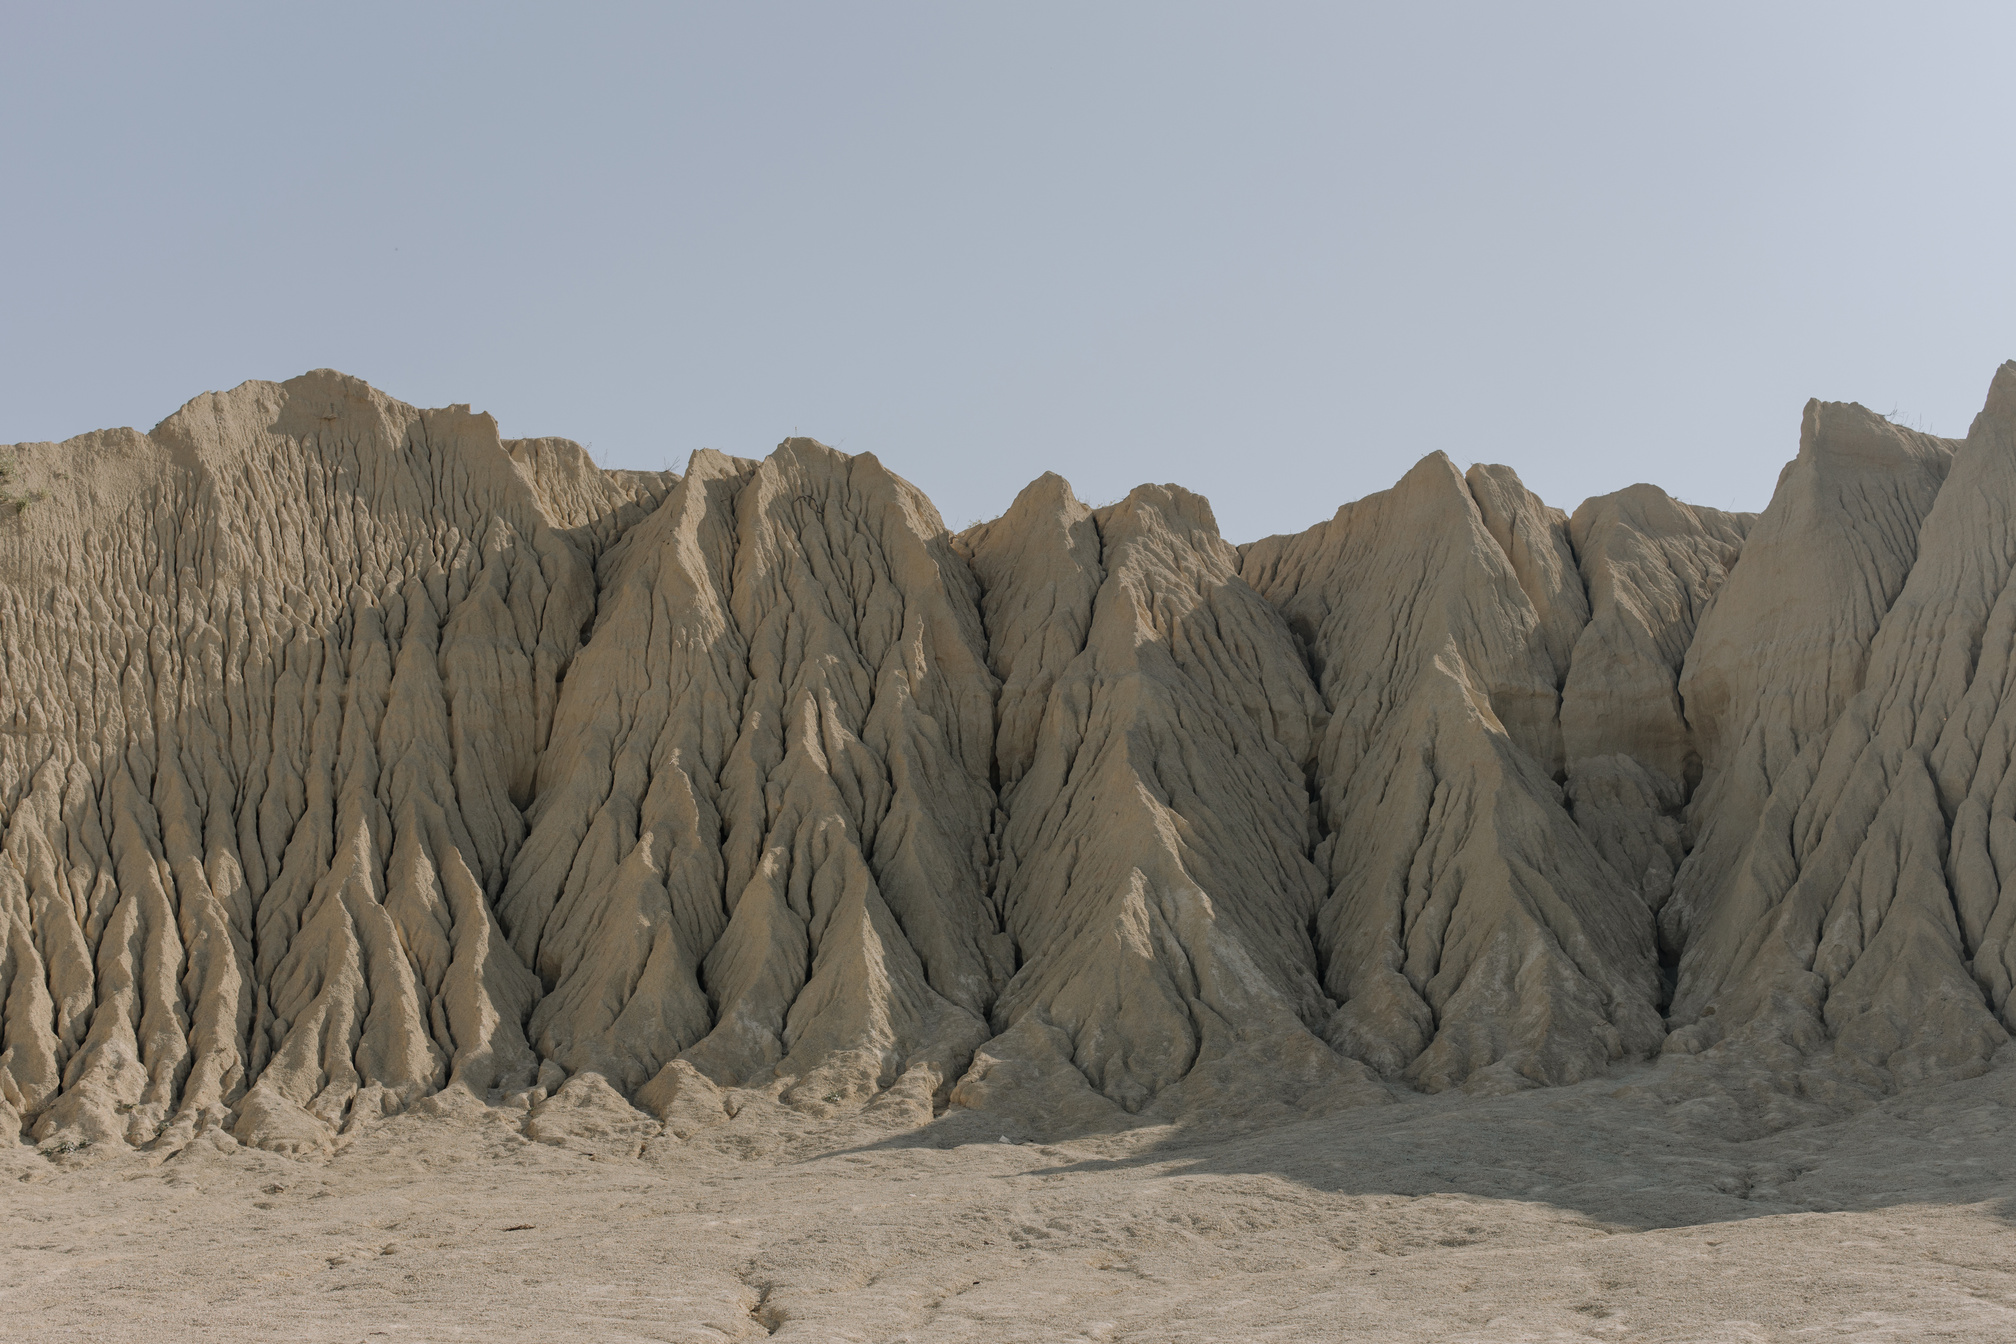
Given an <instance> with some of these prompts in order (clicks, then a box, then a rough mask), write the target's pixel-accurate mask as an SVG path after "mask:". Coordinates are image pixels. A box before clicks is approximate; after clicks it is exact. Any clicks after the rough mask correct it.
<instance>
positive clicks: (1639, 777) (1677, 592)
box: [1561, 485, 1754, 974]
mask: <svg viewBox="0 0 2016 1344" xmlns="http://www.w3.org/2000/svg"><path fill="white" fill-rule="evenodd" d="M1753 521H1754V515H1751V514H1740V513H1737V514H1732V513H1724V512H1722V511H1721V510H1719V509H1710V508H1704V507H1701V506H1699V505H1690V504H1682V503H1680V502H1679V501H1678V500H1675V499H1673V498H1671V497H1670V496H1668V495H1667V494H1666V492H1665V491H1663V490H1660V489H1659V488H1658V487H1656V486H1651V485H1634V486H1630V487H1628V488H1627V489H1624V490H1620V491H1618V492H1617V493H1615V494H1611V495H1603V496H1599V497H1597V498H1595V499H1591V500H1587V501H1585V502H1584V503H1583V504H1582V506H1581V507H1580V508H1578V509H1577V510H1576V511H1575V517H1574V519H1573V520H1572V522H1571V523H1570V532H1571V535H1572V537H1573V540H1574V545H1575V551H1576V554H1577V556H1578V557H1579V563H1580V566H1581V572H1582V576H1583V579H1584V581H1585V582H1586V583H1587V585H1588V592H1589V605H1590V618H1589V623H1588V625H1587V626H1586V627H1585V628H1584V629H1583V630H1582V631H1581V633H1580V635H1579V636H1578V638H1577V639H1576V642H1575V650H1574V655H1573V659H1572V666H1571V668H1570V670H1569V673H1568V676H1567V678H1566V681H1565V683H1564V685H1563V686H1562V692H1561V731H1562V741H1563V746H1564V748H1565V751H1566V756H1567V783H1566V787H1567V794H1568V800H1569V806H1570V810H1571V811H1572V812H1573V814H1574V817H1575V821H1576V824H1577V825H1578V826H1580V827H1581V828H1582V831H1583V833H1584V834H1585V835H1587V836H1588V837H1589V839H1590V841H1591V842H1592V843H1593V844H1594V845H1595V847H1596V850H1597V852H1598V853H1600V854H1601V855H1602V856H1603V857H1604V859H1605V860H1606V861H1607V862H1608V863H1609V864H1610V866H1611V867H1612V868H1613V869H1615V870H1616V872H1617V874H1618V876H1620V877H1622V878H1623V879H1624V880H1625V881H1626V882H1627V883H1629V884H1630V886H1631V887H1632V889H1633V890H1635V891H1636V892H1637V893H1638V895H1639V897H1640V899H1642V900H1643V901H1644V902H1645V904H1646V905H1647V907H1648V908H1650V909H1652V910H1654V911H1661V910H1663V908H1664V906H1665V905H1666V902H1667V898H1668V897H1669V896H1670V895H1671V894H1672V890H1673V880H1674V879H1673V875H1674V872H1675V870H1676V869H1677V868H1678V867H1679V866H1680V864H1681V862H1682V861H1683V860H1684V859H1685V857H1686V855H1687V851H1688V846H1689V844H1690V842H1691V836H1690V833H1689V831H1688V829H1687V826H1686V822H1685V809H1686V805H1687V803H1688V801H1689V800H1690V799H1691V797H1692V796H1693V791H1694V788H1695V786H1696V784H1697V782H1698V781H1699V779H1700V777H1701V762H1700V753H1699V751H1698V750H1697V748H1696V746H1695V744H1694V737H1693V730H1692V728H1691V727H1690V725H1689V723H1688V716H1687V713H1686V711H1685V710H1684V709H1683V707H1682V701H1681V695H1680V689H1679V677H1680V670H1681V665H1682V663H1683V661H1684V660H1685V658H1686V655H1687V650H1688V648H1689V647H1690V644H1691V642H1692V640H1693V637H1694V631H1695V627H1696V624H1697V623H1698V622H1699V621H1700V620H1701V619H1702V618H1703V616H1704V613H1707V612H1708V611H1710V610H1712V608H1713V604H1714V603H1715V601H1716V596H1717V594H1718V592H1719V591H1720V590H1721V587H1722V584H1723V583H1724V582H1725V581H1726V579H1727V578H1728V575H1729V570H1730V567H1731V566H1732V565H1734V564H1735V562H1736V557H1737V555H1738V554H1739V552H1740V551H1741V550H1742V548H1743V544H1744V542H1743V538H1744V536H1745V534H1746V533H1747V531H1748V530H1749V528H1750V526H1751V525H1752V523H1753ZM1677 947H1678V944H1677V943H1674V944H1671V947H1670V948H1669V956H1668V958H1667V960H1668V962H1669V963H1670V961H1671V955H1670V953H1671V951H1672V950H1673V949H1677ZM1668 970H1669V974H1670V965H1669V968H1668Z"/></svg>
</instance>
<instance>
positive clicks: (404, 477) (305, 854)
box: [0, 364, 2016, 1151]
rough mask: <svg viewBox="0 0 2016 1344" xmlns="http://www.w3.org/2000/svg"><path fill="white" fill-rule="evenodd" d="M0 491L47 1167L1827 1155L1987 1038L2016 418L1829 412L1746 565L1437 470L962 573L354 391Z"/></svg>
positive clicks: (16, 1064) (4, 622) (233, 414)
mask: <svg viewBox="0 0 2016 1344" xmlns="http://www.w3.org/2000/svg"><path fill="white" fill-rule="evenodd" d="M0 468H4V471H0V476H4V480H0V486H4V491H5V496H4V502H0V1132H6V1133H14V1132H16V1131H18V1132H20V1133H21V1134H22V1135H23V1136H24V1137H25V1138H27V1139H29V1140H31V1141H34V1142H38V1143H41V1144H43V1145H44V1146H52V1145H63V1144H72V1145H74V1144H78V1143H84V1142H114V1141H117V1142H124V1143H129V1144H138V1145H175V1144H179V1143H184V1142H187V1141H188V1140H189V1139H190V1138H191V1137H193V1136H195V1135H197V1134H199V1133H204V1132H212V1131H214V1132H219V1133H220V1134H230V1135H232V1136H235V1137H236V1138H237V1139H239V1140H240V1141H243V1142H246V1143H252V1144H257V1145H262V1146H265V1147H269V1148H275V1149H278V1150H282V1151H305V1150H314V1149H318V1148H323V1147H326V1146H328V1145H329V1144H330V1143H332V1142H334V1141H335V1140H336V1139H337V1137H338V1136H340V1135H341V1134H343V1133H344V1132H346V1131H355V1130H356V1129H357V1128H358V1127H360V1126H363V1125H367V1124H369V1123H371V1122H372V1121H373V1120H374V1119H375V1118H377V1117H379V1116H382V1115H386V1114H389V1113H393V1112H396V1111H401V1110H407V1109H411V1108H415V1107H421V1108H432V1109H440V1108H443V1107H458V1106H482V1105H491V1106H497V1105H515V1106H530V1107H534V1108H535V1110H534V1119H533V1120H532V1121H531V1123H532V1124H534V1125H543V1126H545V1127H547V1128H553V1129H555V1130H556V1132H558V1130H560V1129H563V1128H565V1127H566V1126H567V1125H569V1124H572V1123H579V1121H577V1120H574V1119H570V1117H578V1116H580V1115H587V1114H591V1113H592V1114H602V1113H604V1112H608V1113H610V1114H617V1113H622V1114H628V1113H630V1108H631V1107H637V1108H642V1109H643V1110H645V1111H648V1112H651V1113H652V1114H654V1115H657V1116H658V1117H659V1118H660V1119H661V1120H662V1121H663V1122H664V1124H665V1125H666V1126H667V1127H668V1128H670V1129H671V1130H673V1131H674V1132H679V1133H684V1132H689V1131H690V1130H692V1129H693V1128H696V1127H701V1126H705V1125H706V1124H708V1123H711V1122H712V1121H713V1120H717V1119H719V1118H720V1117H721V1116H722V1115H724V1114H726V1113H727V1111H728V1110H731V1109H733V1108H736V1107H739V1106H741V1105H745V1104H757V1103H759V1102H760V1104H766V1105H776V1106H780V1107H783V1108H786V1109H789V1110H795V1111H799V1112H802V1113H804V1114H806V1115H808V1116H830V1115H836V1114H847V1113H853V1112H857V1111H863V1110H866V1111H868V1112H870V1113H877V1114H884V1115H886V1116H887V1117H889V1118H890V1120H891V1122H892V1123H911V1122H916V1121H921V1120H928V1119H929V1118H930V1117H931V1116H932V1115H933V1114H934V1113H938V1112H942V1111H943V1110H944V1109H945V1108H946V1107H948V1106H958V1107H968V1108H974V1109H979V1110H988V1111H997V1112H999V1113H1001V1114H1002V1116H1003V1117H1004V1124H1005V1123H1009V1122H1010V1121H1011V1120H1012V1121H1013V1122H1014V1123H1019V1124H1024V1125H1027V1126H1030V1127H1039V1128H1040V1127H1043V1126H1046V1125H1047V1126H1050V1127H1053V1128H1054V1127H1057V1126H1071V1125H1077V1126H1092V1127H1097V1126H1114V1125H1123V1124H1128V1123H1135V1121H1133V1120H1130V1117H1135V1116H1140V1117H1146V1118H1151V1119H1164V1120H1167V1119H1177V1120H1185V1119H1198V1118H1209V1117H1213V1116H1220V1115H1223V1116H1228V1117H1244V1118H1246V1119H1251V1118H1252V1117H1254V1116H1256V1115H1264V1114H1270V1113H1274V1112H1275V1111H1277V1110H1278V1111H1279V1112H1280V1113H1282V1114H1290V1113H1295V1112H1297V1111H1307V1110H1309V1109H1312V1108H1329V1107H1336V1106H1351V1105H1359V1104H1366V1103H1376V1102H1380V1101H1383V1100H1387V1099H1388V1098H1390V1096H1391V1095H1392V1094H1393V1090H1394V1089H1400V1088H1419V1089H1426V1090H1439V1089H1443V1088H1449V1087H1464V1088H1468V1089H1471V1090H1473V1091H1475V1090H1509V1089H1515V1088H1525V1087H1534V1086H1546V1085H1551V1084H1559V1083H1566V1082H1572V1081H1576V1080H1579V1079H1582V1078H1587V1077H1590V1076H1592V1075H1594V1074H1597V1073H1599V1072H1601V1071H1603V1070H1605V1069H1606V1068H1609V1067H1611V1066H1612V1065H1614V1064H1617V1063H1619V1062H1624V1061H1632V1060H1644V1059H1650V1058H1654V1057H1657V1056H1660V1055H1661V1053H1662V1052H1664V1053H1665V1054H1666V1055H1667V1056H1669V1057H1674V1058H1679V1057H1686V1058H1685V1059H1684V1060H1683V1061H1682V1062H1683V1063H1684V1064H1685V1067H1687V1068H1689V1069H1693V1070H1696V1073H1695V1074H1690V1076H1698V1077H1700V1078H1702V1079H1706V1078H1708V1077H1710V1076H1711V1074H1712V1071H1713V1069H1714V1068H1715V1067H1717V1066H1718V1063H1726V1064H1727V1065H1728V1066H1729V1068H1730V1069H1732V1070H1736V1071H1741V1070H1746V1069H1747V1070H1749V1071H1750V1072H1749V1075H1748V1076H1752V1077H1762V1078H1763V1079H1764V1080H1765V1082H1764V1086H1766V1087H1778V1088H1782V1089H1785V1090H1787V1091H1788V1092H1803V1093H1805V1094H1807V1095H1816V1096H1817V1095H1835V1096H1839V1097H1842V1098H1847V1099H1850V1100H1852V1099H1853V1098H1854V1097H1857V1096H1864V1097H1866V1096H1874V1095H1878V1094H1881V1093H1882V1092H1885V1091H1888V1090H1894V1089H1895V1088H1898V1087H1900V1086H1905V1085H1909V1084H1912V1083H1916V1082H1921V1081H1925V1080H1928V1079H1937V1078H1947V1077H1953V1076H1959V1075H1965V1074H1968V1073H1970V1072H1976V1071H1979V1070H1980V1069H1982V1068H1985V1067H1986V1063H1987V1060H1988V1058H1989V1056H1991V1055H1992V1054H1993V1053H1994V1052H1995V1051H1996V1050H1997V1049H1998V1048H1999V1047H2000V1046H2001V1045H2002V1044H2003V1042H2004V1041H2006V1040H2007V1038H2008V1032H2009V1031H2010V1030H2011V1029H2016V896H2011V897H2009V898H2007V899H2005V898H2004V895H2003V888H2002V874H2003V873H2004V872H2016V587H2012V584H2011V577H2012V572H2016V571H2012V567H2016V364H2012V365H2005V366H2004V367H2003V368H2002V369H2001V371H2000V372H1999V373H1998V374H1997V375H1996V378H1995V381H1994V386H1993V388H1992V389H1991V391H1990V394H1989V399H1988V404H1987V408H1986V409H1985V410H1984V411H1983V412H1982V414H1981V416H1980V417H1979V418H1978V419H1977V420H1976V422H1975V424H1974V427H1973V429H1972V430H1971V432H1970V433H1969V435H1968V437H1967V439H1966V440H1965V441H1964V442H1954V441H1948V440H1942V439H1936V438H1932V437H1930V436H1928V435H1923V434H1918V433H1914V432H1912V431H1909V430H1905V429H1901V428H1899V427H1897V426H1894V425H1891V424H1889V423H1888V422H1887V421H1884V420H1883V419H1881V418H1880V417H1877V416H1875V415H1873V414H1871V413H1869V412H1868V411H1865V410H1863V409H1862V408H1861V407H1859V406H1852V405H1834V404H1822V403H1817V402H1816V403H1812V404H1810V405H1809V406H1808V407H1807V410H1806V414H1805V420H1804V425H1803V428H1802V433H1801V440H1800V447H1799V455H1798V457H1797V458H1796V460H1794V461H1793V462H1792V463H1791V465H1789V466H1788V467H1787V468H1786V469H1785V472H1784V474H1783V475H1782V476H1781V477H1780V480H1779V484H1778V489H1777V492H1776V494H1775V495H1774V496H1773V498H1772V500H1771V503H1770V506H1769V507H1768V508H1767V509H1766V510H1765V511H1764V513H1763V514H1762V515H1756V516H1753V515H1747V514H1727V513H1722V512H1719V511H1717V510H1713V509H1706V508H1701V507H1696V506H1690V505H1686V504H1682V503H1680V502H1678V501H1675V500H1673V499H1671V498H1669V497H1668V496H1667V495H1665V494H1664V493H1662V492H1661V491H1659V490H1657V489H1656V488H1654V487H1651V486H1646V485H1640V486H1633V487H1631V488H1630V489H1628V490H1624V491H1620V492H1618V493H1616V494H1614V495H1608V496H1604V497H1601V498H1598V499H1592V500H1589V501H1587V502H1586V503H1584V504H1583V505H1582V506H1581V507H1580V508H1579V509H1577V510H1576V512H1575V513H1574V515H1573V516H1572V517H1569V516H1567V515H1564V514H1563V513H1561V512H1560V511H1559V510H1556V509H1552V508H1549V507H1548V506H1546V505H1545V504H1543V503H1542V502H1541V501H1540V500H1539V499H1537V498H1536V497H1534V496H1533V495H1532V494H1531V492H1529V491H1528V490H1527V489H1526V488H1525V487H1524V486H1523V485H1522V484H1521V483H1520V482H1519V480H1518V478H1517V476H1516V475H1514V474H1513V472H1512V471H1511V470H1509V469H1508V468H1505V467H1500V466H1476V467H1472V468H1470V469H1469V471H1468V472H1467V474H1466V473H1464V472H1460V471H1459V470H1458V469H1457V468H1456V466H1455V465H1454V464H1453V463H1451V462H1450V461H1449V460H1448V459H1447V458H1446V457H1444V456H1442V455H1441V454H1439V453H1438V454H1434V455H1431V456H1430V457H1428V458H1426V459H1424V460H1423V461H1422V462H1421V463H1420V464H1418V465H1417V466H1416V467H1415V468H1414V469H1413V470H1412V471H1410V472H1408V473H1407V475H1406V476H1405V478H1404V479H1402V480H1401V481H1400V483H1399V484H1398V485H1396V486H1395V487H1394V488H1393V489H1391V490H1388V491H1385V492H1383V493H1381V494H1378V495H1374V496H1371V497H1370V498H1367V499H1364V500H1360V501H1358V502H1356V503H1353V504H1348V505H1346V506H1344V507H1343V508H1341V509H1339V510H1338V512H1337V514H1336V516H1335V517H1334V518H1332V519H1331V520H1330V521H1329V522H1326V523H1323V524H1321V525H1319V526H1317V527H1314V528H1311V529H1310V530H1308V531H1307V532H1304V533H1301V534H1299V535H1296V536H1286V537H1270V538H1267V539H1266V540H1263V541H1259V542H1255V543H1252V544H1250V545H1246V546H1243V547H1235V546H1233V545H1231V544H1229V543H1227V542H1226V541H1225V540H1223V539H1222V538H1221V537H1220V536H1219V534H1218V530H1217V526H1216V523H1215V521H1214V519H1213V517H1212V514H1211V510H1210V506H1209V505H1208V504H1207V503H1206V502H1205V501H1204V500H1203V499H1201V498H1199V497H1198V496H1196V495H1193V494H1191V493H1189V492H1188V491H1186V490H1184V489H1182V488H1181V487H1179V486H1175V485H1145V486H1142V487H1141V488H1139V489H1137V490H1136V491H1134V493H1133V494H1131V495H1129V496H1128V497H1127V498H1126V499H1125V500H1123V501H1121V502H1119V503H1117V504H1114V505H1110V506H1108V507H1105V508H1100V509H1091V508H1087V507H1086V506H1085V505H1083V504H1081V503H1079V502H1078V500H1077V499H1076V498H1074V497H1073V495H1072V493H1071V489H1070V487H1069V486H1068V485H1067V484H1066V483H1065V482H1064V481H1063V480H1061V479H1060V478H1058V477H1056V476H1053V475H1046V476H1044V477H1042V478H1041V479H1039V480H1037V481H1036V482H1034V483H1033V484H1031V485H1030V486H1029V487H1028V488H1027V489H1026V490H1025V491H1023V493H1022V495H1021V496H1020V497H1019V498H1018V499H1016V501H1015V502H1014V504H1013V506H1012V507H1011V508H1010V509H1009V510H1008V512H1007V513H1005V514H1004V515H1002V516H1001V517H1000V518H998V519H996V520H994V521H993V522H990V523H985V524H981V525H979V526H976V527H974V528H972V529H970V530H968V531H966V532H964V533H961V534H958V535H952V534H950V533H948V532H947V530H946V528H945V527H944V525H943V523H942V522H941V520H940V519H939V517H938V515H937V513H936V511H935V510H934V509H933V508H932V506H931V504H930V502H929V501H928V500H926V499H925V498H924V496H923V495H922V494H921V493H920V492H919V491H918V490H917V489H916V488H915V487H913V486H911V485H910V484H909V483H908V482H905V481H903V480H901V479H900V478H898V477H896V476H894V475H893V474H891V473H890V472H889V471H888V470H887V469H886V468H884V467H883V466H882V465H881V464H880V463H879V462H878V461H876V459H875V458H874V457H873V456H872V455H868V454H862V455H859V456H853V457H849V456H847V455H844V454H841V453H838V452H835V451H834V450H832V449H829V448H826V447H824V446H822V445H820V444H817V443H815V442H812V441H811V440H806V439H791V440H787V441H786V442H785V443H783V444H782V445H780V446H779V447H778V448H777V449H776V451H775V452H773V453H772V454H770V456H768V457H766V458H764V459H762V460H761V461H750V460H743V459H738V458H731V457H726V456H723V455H721V454H719V453H714V452H702V453H699V454H696V455H695V457H694V459H693V461H692V463H691V464H690V466H689V467H688V470H687V471H686V473H685V474H684V475H683V476H675V475H673V474H671V473H662V474H660V473H637V472H608V471H601V470H598V469H596V467H595V466H594V464H593V463H592V462H591V461H590V460H589V459H588V457H587V455H586V454H585V453H584V452H583V451H582V450H581V449H580V448H578V447H577V446H575V445H574V444H572V443H569V442H567V441H565V440H560V439H537V440H505V439H502V438H500V437H499V435H498V432H497V428H496V425H495V423H494V422H493V421H492V420H490V418H489V417H487V416H484V415H478V414H472V413H470V411H469V409H468V408H467V407H451V408H449V409H447V410H439V411H420V410H415V409H414V408H412V407H409V406H405V405H403V404H401V403H399V402H396V401H393V400H391V399H390V398H388V397H385V396H383V395H382V394H380V393H378V392H376V391H374V390H372V389H371V388H369V387H367V386H365V385H364V384H362V383H360V382H358V381H356V380H355V379H351V378H346V377H344V376H342V375H340V374H335V373H331V372H328V371H321V372H317V373H312V374H308V375H306V376H304V377H301V378H297V379H294V380H292V381H290V382H287V383H284V384H271V383H247V384H245V385H243V386H241V387H239V388H236V389H234V390H233V391H231V392H228V393H221V394H211V395H206V396H204V397H200V398H198V399H197V400H196V401H193V402H191V403H190V404H189V405H188V406H186V407H184V408H183V409H182V410H181V411H179V412H177V413H176V414H175V415H173V416H171V417H170V418H169V419H168V420H166V421H164V422H163V423H162V424H161V425H160V426H158V427H157V428H156V429H155V430H154V431H153V432H152V433H150V434H146V435H142V434H139V433H136V432H134V431H132V430H113V431H106V432H102V433H97V434H89V435H84V436H81V437H79V438H76V439H72V440H70V441H68V442H66V443H62V444H19V445H15V446H13V447H12V448H7V449H4V450H0ZM1676 1067H1680V1064H1676ZM1704 1071H1705V1072H1704ZM1702 1085H1704V1086H1705V1085H1707V1084H1706V1083H1705V1082H1704V1083H1703V1084H1702ZM637 1120H638V1121H639V1122H642V1121H643V1117H641V1116H639V1117H637ZM598 1123H600V1122H598ZM612 1123H619V1127H620V1124H621V1123H628V1122H627V1121H622V1122H612Z"/></svg>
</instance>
